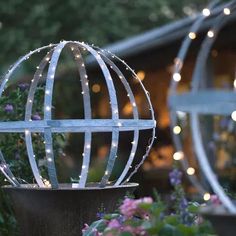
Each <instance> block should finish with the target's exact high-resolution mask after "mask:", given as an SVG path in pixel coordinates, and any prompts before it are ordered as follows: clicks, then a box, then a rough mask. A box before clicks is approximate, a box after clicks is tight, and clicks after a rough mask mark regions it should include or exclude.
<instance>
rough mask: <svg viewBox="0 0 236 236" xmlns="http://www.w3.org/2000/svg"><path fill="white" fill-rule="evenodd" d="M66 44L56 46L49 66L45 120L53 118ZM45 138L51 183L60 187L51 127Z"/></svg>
mask: <svg viewBox="0 0 236 236" xmlns="http://www.w3.org/2000/svg"><path fill="white" fill-rule="evenodd" d="M66 44H67V42H65V41H63V42H61V43H59V44H58V45H57V46H56V47H55V48H54V50H53V53H52V57H51V61H50V65H49V68H48V73H47V79H46V87H45V97H44V120H45V121H48V122H50V120H51V119H52V92H53V85H54V79H55V78H54V77H55V70H56V66H57V63H58V59H59V56H60V54H61V51H62V49H63V48H64V46H65V45H66ZM44 138H45V148H46V158H47V166H48V175H49V179H50V183H51V186H52V188H54V189H57V188H59V185H58V180H57V174H56V167H55V158H54V152H53V143H52V133H51V128H45V130H44Z"/></svg>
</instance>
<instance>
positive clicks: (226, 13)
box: [224, 8, 231, 16]
mask: <svg viewBox="0 0 236 236" xmlns="http://www.w3.org/2000/svg"><path fill="white" fill-rule="evenodd" d="M230 13H231V12H230V9H229V8H224V14H225V15H227V16H228V15H230Z"/></svg>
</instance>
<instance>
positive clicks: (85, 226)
mask: <svg viewBox="0 0 236 236" xmlns="http://www.w3.org/2000/svg"><path fill="white" fill-rule="evenodd" d="M88 228H89V225H88V224H84V228H83V229H82V232H83V233H85V231H86V230H88Z"/></svg>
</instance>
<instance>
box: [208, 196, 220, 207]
mask: <svg viewBox="0 0 236 236" xmlns="http://www.w3.org/2000/svg"><path fill="white" fill-rule="evenodd" d="M210 200H211V203H212V204H213V205H216V206H218V205H221V201H220V199H219V198H218V196H217V195H211V199H210Z"/></svg>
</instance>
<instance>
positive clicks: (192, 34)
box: [188, 32, 197, 39]
mask: <svg viewBox="0 0 236 236" xmlns="http://www.w3.org/2000/svg"><path fill="white" fill-rule="evenodd" d="M188 37H189V38H190V39H195V38H196V37H197V35H196V34H195V33H194V32H190V33H189V34H188Z"/></svg>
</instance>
